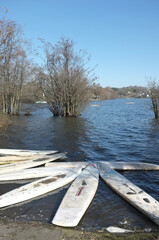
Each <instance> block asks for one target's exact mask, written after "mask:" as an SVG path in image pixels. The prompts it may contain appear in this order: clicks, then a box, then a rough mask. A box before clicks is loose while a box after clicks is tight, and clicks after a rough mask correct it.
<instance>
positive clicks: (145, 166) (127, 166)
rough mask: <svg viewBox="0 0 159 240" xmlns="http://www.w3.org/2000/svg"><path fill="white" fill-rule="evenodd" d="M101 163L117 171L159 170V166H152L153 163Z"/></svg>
mask: <svg viewBox="0 0 159 240" xmlns="http://www.w3.org/2000/svg"><path fill="white" fill-rule="evenodd" d="M100 163H103V164H106V165H108V166H109V167H111V168H112V169H115V170H124V171H129V170H131V171H132V170H134V171H135V170H142V171H147V170H148V171H152V170H159V165H157V164H152V163H140V162H133V163H132V162H104V161H101V162H100Z"/></svg>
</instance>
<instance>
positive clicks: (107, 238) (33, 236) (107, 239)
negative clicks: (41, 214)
mask: <svg viewBox="0 0 159 240" xmlns="http://www.w3.org/2000/svg"><path fill="white" fill-rule="evenodd" d="M0 240H159V233H131V234H130V233H125V234H110V233H108V232H106V231H104V232H102V231H100V232H89V231H82V230H81V231H79V230H74V229H67V228H60V227H55V226H53V225H52V224H43V223H38V222H14V221H11V220H0Z"/></svg>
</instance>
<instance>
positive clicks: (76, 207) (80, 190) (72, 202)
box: [52, 163, 99, 227]
mask: <svg viewBox="0 0 159 240" xmlns="http://www.w3.org/2000/svg"><path fill="white" fill-rule="evenodd" d="M98 181H99V173H98V168H97V166H96V165H95V164H93V163H90V164H88V166H87V167H86V168H85V169H84V170H83V171H82V172H81V174H80V175H79V176H78V177H77V178H76V179H75V181H74V182H73V183H72V185H71V186H70V187H69V189H68V191H67V192H66V194H65V196H64V198H63V200H62V202H61V204H60V206H59V208H58V210H57V212H56V214H55V216H54V218H53V221H52V223H53V224H55V225H58V226H63V227H75V226H77V224H78V223H79V221H80V219H81V218H82V216H83V215H84V213H85V212H86V210H87V208H88V206H89V205H90V203H91V201H92V199H93V197H94V195H95V193H96V190H97V187H98Z"/></svg>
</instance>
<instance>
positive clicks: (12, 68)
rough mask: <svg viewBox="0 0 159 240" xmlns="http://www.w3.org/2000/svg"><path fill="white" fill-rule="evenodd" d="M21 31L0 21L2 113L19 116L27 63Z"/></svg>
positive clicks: (12, 23)
mask: <svg viewBox="0 0 159 240" xmlns="http://www.w3.org/2000/svg"><path fill="white" fill-rule="evenodd" d="M21 35H22V31H21V28H20V26H18V25H17V24H16V23H15V22H13V21H8V20H5V19H3V20H0V96H1V99H0V101H1V107H2V111H3V113H8V114H19V112H20V106H21V100H20V97H21V92H22V87H23V83H24V79H25V78H26V76H27V71H28V68H27V67H28V61H27V58H26V51H25V50H24V42H22V38H21Z"/></svg>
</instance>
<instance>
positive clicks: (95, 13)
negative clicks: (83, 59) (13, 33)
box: [0, 0, 159, 88]
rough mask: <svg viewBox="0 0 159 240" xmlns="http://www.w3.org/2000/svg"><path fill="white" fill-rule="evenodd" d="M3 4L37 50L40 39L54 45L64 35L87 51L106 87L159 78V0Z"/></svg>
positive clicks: (29, 0) (143, 83)
mask: <svg viewBox="0 0 159 240" xmlns="http://www.w3.org/2000/svg"><path fill="white" fill-rule="evenodd" d="M0 7H1V12H0V17H2V16H4V15H6V17H7V18H8V19H10V20H14V21H16V23H17V24H20V25H21V26H22V29H23V31H24V34H25V37H26V38H27V39H29V40H31V41H32V44H33V47H34V48H37V47H38V46H39V44H40V42H39V40H38V39H39V38H43V39H45V40H46V41H47V42H51V43H52V44H53V45H54V44H56V43H57V41H59V40H60V38H61V36H64V37H66V38H69V39H71V40H73V41H74V42H75V49H76V50H77V51H78V50H80V49H83V50H87V52H88V54H89V55H91V61H90V63H89V64H90V66H91V68H94V67H95V66H96V67H95V74H96V75H97V77H98V79H97V83H99V84H100V85H101V86H102V87H106V86H110V87H119V88H121V87H126V86H135V85H137V86H147V79H149V77H151V78H156V80H159V0H27V1H25V0H1V1H0ZM6 8H8V12H7V14H4V11H5V9H6ZM36 61H40V60H38V59H36Z"/></svg>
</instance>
